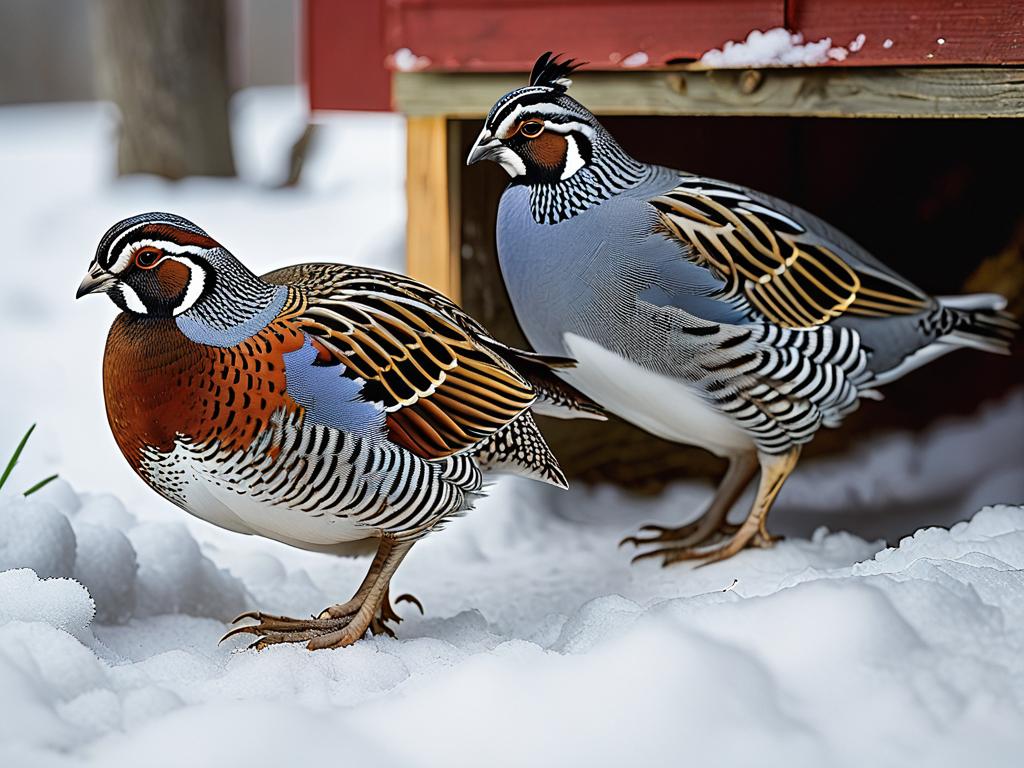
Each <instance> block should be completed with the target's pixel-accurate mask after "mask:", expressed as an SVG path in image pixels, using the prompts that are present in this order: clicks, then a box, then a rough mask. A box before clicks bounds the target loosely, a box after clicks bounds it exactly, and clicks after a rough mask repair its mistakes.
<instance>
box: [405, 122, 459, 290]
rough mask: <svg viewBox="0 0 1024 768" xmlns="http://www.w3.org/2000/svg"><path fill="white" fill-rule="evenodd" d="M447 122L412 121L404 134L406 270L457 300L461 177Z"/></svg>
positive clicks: (410, 274)
mask: <svg viewBox="0 0 1024 768" xmlns="http://www.w3.org/2000/svg"><path fill="white" fill-rule="evenodd" d="M452 149H453V147H452V144H451V140H450V138H449V131H448V120H447V119H446V118H445V117H443V116H435V115H431V116H426V117H410V118H409V119H408V121H407V133H406V152H407V156H406V181H405V192H406V201H407V205H408V222H407V225H406V246H405V254H406V267H407V269H408V271H409V276H410V277H414V278H416V279H417V280H420V281H422V282H424V283H426V284H427V285H429V286H431V287H433V288H436V289H437V290H439V291H441V292H442V293H444V294H445V295H446V296H448V297H449V298H451V299H452V300H453V301H458V300H459V285H460V275H459V236H458V206H455V205H452V201H453V200H458V195H459V174H458V173H456V172H454V171H453V169H452V167H451V166H452V163H455V162H458V158H456V157H454V152H453V151H452Z"/></svg>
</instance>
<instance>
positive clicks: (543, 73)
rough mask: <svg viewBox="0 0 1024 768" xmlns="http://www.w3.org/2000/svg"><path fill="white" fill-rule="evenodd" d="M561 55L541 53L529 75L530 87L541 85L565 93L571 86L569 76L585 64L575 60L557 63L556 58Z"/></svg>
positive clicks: (549, 52) (548, 52)
mask: <svg viewBox="0 0 1024 768" xmlns="http://www.w3.org/2000/svg"><path fill="white" fill-rule="evenodd" d="M562 55H563V54H561V53H559V54H557V55H553V54H552V53H551V51H547V52H545V53H542V54H541V55H540V58H539V59H537V62H536V63H535V64H534V65H533V71H532V72H531V73H530V85H541V86H545V87H547V88H554V89H555V90H556V91H560V92H565V91H566V90H567V89H568V88H569V86H570V85H572V80H570V79H569V75H570V74H572V72H573V70H575V69H578V68H579V67H582V66H583V65H584V64H586V63H587V62H585V61H580V62H577V61H576V59H566V60H565V61H559V60H558V57H559V56H562Z"/></svg>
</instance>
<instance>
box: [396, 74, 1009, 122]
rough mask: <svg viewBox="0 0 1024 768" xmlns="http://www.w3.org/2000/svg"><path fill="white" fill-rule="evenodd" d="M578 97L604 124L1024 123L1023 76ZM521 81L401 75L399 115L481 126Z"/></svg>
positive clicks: (652, 84)
mask: <svg viewBox="0 0 1024 768" xmlns="http://www.w3.org/2000/svg"><path fill="white" fill-rule="evenodd" d="M573 81H574V82H573V88H572V94H573V96H574V97H575V98H577V99H578V100H579V101H580V102H582V103H583V104H586V105H587V107H588V108H590V109H591V110H593V111H594V112H596V113H598V114H604V115H785V116H792V117H973V118H977V117H1024V68H1020V67H1004V68H995V67H979V68H967V67H916V68H907V67H894V68H873V69H872V68H868V69H864V68H861V69H848V68H838V67H829V68H823V69H809V68H808V69H758V70H712V71H699V70H693V69H690V70H675V71H664V72H581V73H578V74H577V75H576V76H574V78H573ZM523 84H524V78H523V77H522V76H520V75H507V74H473V73H434V72H419V73H400V74H396V75H395V79H394V83H393V86H394V97H395V104H396V108H397V109H398V110H400V111H402V112H405V113H406V114H408V115H447V116H449V117H465V118H475V117H481V116H483V115H485V114H486V113H487V110H488V109H489V108H490V106H491V105H492V104H493V103H494V101H495V99H496V98H497V97H498V96H500V95H501V94H503V93H505V92H506V91H509V90H511V89H513V88H516V87H518V86H521V85H523Z"/></svg>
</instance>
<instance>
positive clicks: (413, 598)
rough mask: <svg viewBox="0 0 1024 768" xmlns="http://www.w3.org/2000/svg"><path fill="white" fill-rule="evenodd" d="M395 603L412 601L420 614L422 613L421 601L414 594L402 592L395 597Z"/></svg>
mask: <svg viewBox="0 0 1024 768" xmlns="http://www.w3.org/2000/svg"><path fill="white" fill-rule="evenodd" d="M395 602H396V603H412V604H413V605H415V606H416V607H417V608H418V609H419V611H420V616H422V615H423V603H421V602H420V600H419V598H418V597H416V596H415V595H410V594H409V593H408V592H403V593H402V594H401V595H399V596H398V597H396V598H395Z"/></svg>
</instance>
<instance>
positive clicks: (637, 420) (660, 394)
mask: <svg viewBox="0 0 1024 768" xmlns="http://www.w3.org/2000/svg"><path fill="white" fill-rule="evenodd" d="M564 341H565V345H566V347H568V349H569V353H570V355H571V356H572V357H574V358H575V359H576V361H577V363H578V364H577V366H576V367H575V368H572V369H569V370H566V371H565V372H564V376H565V378H566V379H567V380H568V381H570V382H571V383H572V384H573V385H574V386H575V387H577V388H578V389H580V390H581V391H582V392H583V393H584V394H586V395H587V396H589V397H590V398H592V399H593V400H594V401H596V402H597V403H599V404H600V405H602V406H604V407H605V408H607V409H608V410H609V411H611V412H612V413H614V414H615V415H616V416H619V417H620V418H623V419H625V420H626V421H628V422H630V423H631V424H635V425H636V426H638V427H640V428H641V429H644V430H646V431H647V432H650V433H651V434H652V435H656V436H658V437H661V438H664V439H666V440H671V441H673V442H676V443H685V444H687V445H696V446H699V447H701V448H705V449H707V450H709V451H711V452H712V453H715V454H717V455H719V456H731V455H734V454H737V453H741V452H745V451H749V450H751V449H752V448H753V447H754V443H753V441H752V440H751V439H750V437H748V436H747V435H746V434H745V433H744V432H743V431H742V430H740V429H738V428H737V427H736V426H735V425H734V424H733V423H732V421H730V420H729V419H728V418H727V417H726V416H723V415H722V414H721V413H719V412H718V411H716V410H714V409H713V408H711V407H710V406H709V405H708V404H707V403H706V402H705V401H704V400H703V399H702V398H701V397H700V395H698V394H696V393H694V392H693V391H692V390H691V389H690V388H689V387H688V386H687V385H686V384H685V383H684V382H682V381H680V380H679V379H674V378H671V377H669V376H663V375H662V374H660V373H656V372H654V371H651V370H648V369H647V368H643V367H641V366H639V365H637V364H636V363H634V362H632V361H630V360H627V359H626V358H624V357H622V356H621V355H619V354H616V353H615V352H612V351H610V350H608V349H605V348H604V347H602V346H601V345H600V344H597V343H596V342H593V341H590V340H589V339H585V338H583V337H582V336H577V335H576V334H573V333H567V334H565V336H564Z"/></svg>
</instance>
